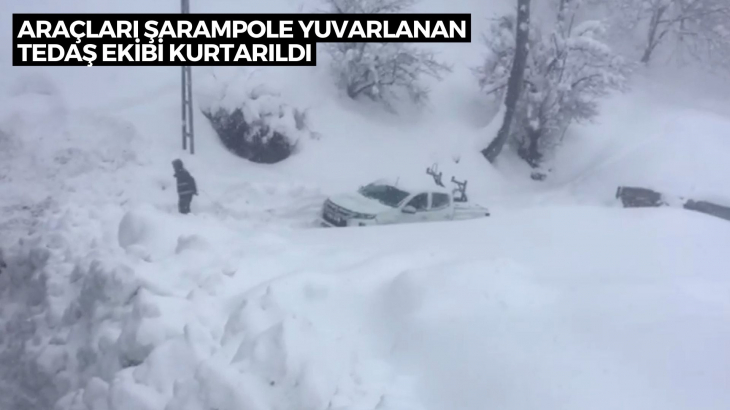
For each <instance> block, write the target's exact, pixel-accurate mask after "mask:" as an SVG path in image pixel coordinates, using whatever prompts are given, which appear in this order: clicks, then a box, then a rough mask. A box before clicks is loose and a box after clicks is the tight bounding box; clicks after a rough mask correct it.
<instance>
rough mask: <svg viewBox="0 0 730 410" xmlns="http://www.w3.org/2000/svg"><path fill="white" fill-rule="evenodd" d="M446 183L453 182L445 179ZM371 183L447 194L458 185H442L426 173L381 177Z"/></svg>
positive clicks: (412, 190) (413, 191)
mask: <svg viewBox="0 0 730 410" xmlns="http://www.w3.org/2000/svg"><path fill="white" fill-rule="evenodd" d="M442 182H443V184H444V185H446V186H447V187H448V184H451V185H454V184H452V183H451V182H450V181H448V180H446V179H445V178H444V180H443V181H442ZM370 183H374V184H383V185H392V186H394V187H396V188H400V189H402V190H404V191H407V192H409V193H416V192H442V193H445V194H451V191H452V190H453V188H456V185H454V186H453V187H452V188H451V189H448V188H444V187H440V186H438V185H436V182H435V181H434V180H433V178H432V177H431V176H430V175H424V177H423V178H407V179H405V178H380V179H377V180H375V181H371V182H370Z"/></svg>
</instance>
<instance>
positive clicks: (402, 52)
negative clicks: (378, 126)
mask: <svg viewBox="0 0 730 410" xmlns="http://www.w3.org/2000/svg"><path fill="white" fill-rule="evenodd" d="M325 3H326V4H327V6H328V9H327V10H326V11H327V12H330V13H337V14H347V13H366V14H375V13H397V12H402V11H405V10H407V9H408V8H409V7H411V6H412V5H413V4H414V3H415V0H325ZM327 49H328V51H329V53H330V56H331V57H332V66H331V68H332V71H333V73H334V75H335V78H336V81H337V84H338V86H339V87H340V88H341V89H343V90H345V92H346V93H347V95H348V97H350V98H352V99H357V98H359V97H361V96H365V97H368V98H370V99H372V100H374V101H379V102H382V103H384V104H385V105H386V106H388V107H390V105H391V103H392V102H393V101H395V100H397V99H399V98H400V97H401V96H402V95H406V96H407V97H409V98H410V99H411V101H413V102H416V103H422V102H425V101H426V100H427V99H428V93H429V89H428V87H427V86H426V85H425V84H424V81H423V80H424V78H425V77H431V78H434V79H437V80H441V79H442V76H443V75H444V74H445V73H447V72H450V71H451V68H450V67H449V65H447V64H446V63H443V62H440V61H438V59H437V58H436V55H435V54H434V53H433V52H431V51H429V50H425V49H421V48H418V47H416V46H414V45H412V44H406V43H334V44H329V45H328V48H327Z"/></svg>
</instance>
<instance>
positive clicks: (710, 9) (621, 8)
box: [592, 0, 730, 65]
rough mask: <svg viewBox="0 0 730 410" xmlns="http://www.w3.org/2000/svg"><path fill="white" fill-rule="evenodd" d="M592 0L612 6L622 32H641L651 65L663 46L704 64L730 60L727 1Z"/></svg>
mask: <svg viewBox="0 0 730 410" xmlns="http://www.w3.org/2000/svg"><path fill="white" fill-rule="evenodd" d="M592 1H593V2H594V3H595V2H598V4H599V5H601V6H604V7H609V10H608V11H609V12H610V14H611V15H612V16H613V21H614V24H613V25H614V28H615V29H616V30H617V31H619V32H620V33H622V34H624V35H625V34H635V33H636V32H637V31H638V32H639V33H641V34H640V35H641V36H642V38H641V40H640V46H641V50H642V51H641V62H643V63H647V64H648V63H649V62H650V61H651V60H652V58H653V57H654V55H655V52H656V51H657V50H658V49H659V48H660V46H663V45H666V46H667V47H668V48H669V49H672V50H673V51H676V52H678V53H689V55H690V56H691V57H692V58H693V59H695V60H698V61H702V62H704V63H713V64H715V65H728V63H730V1H728V0H615V1H614V2H611V3H610V4H606V3H605V2H600V0H592Z"/></svg>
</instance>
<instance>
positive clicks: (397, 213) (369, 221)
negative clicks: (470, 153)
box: [321, 179, 489, 227]
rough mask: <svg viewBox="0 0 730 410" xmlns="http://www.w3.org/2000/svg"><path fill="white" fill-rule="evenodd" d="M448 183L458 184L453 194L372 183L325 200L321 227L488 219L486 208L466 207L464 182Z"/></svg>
mask: <svg viewBox="0 0 730 410" xmlns="http://www.w3.org/2000/svg"><path fill="white" fill-rule="evenodd" d="M452 182H454V183H456V184H460V185H459V188H457V189H455V190H454V191H453V192H450V191H448V190H447V189H444V188H443V187H438V186H436V187H429V188H424V189H411V188H407V187H402V186H399V185H398V184H396V183H390V182H388V181H384V180H380V181H376V182H373V183H371V184H368V185H366V186H363V187H361V188H360V189H359V190H358V191H357V192H356V193H351V194H343V195H337V196H333V197H331V198H328V199H327V200H326V201H325V203H324V206H323V207H322V215H321V224H322V225H323V226H327V227H346V226H370V225H388V224H403V223H413V222H433V221H448V220H457V219H473V218H482V217H486V216H489V211H488V210H487V209H486V208H484V207H481V206H478V205H469V204H467V202H466V195H465V193H464V190H465V185H466V183H460V182H458V181H455V180H453V179H452ZM456 193H458V194H459V195H456Z"/></svg>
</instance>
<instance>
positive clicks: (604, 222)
mask: <svg viewBox="0 0 730 410" xmlns="http://www.w3.org/2000/svg"><path fill="white" fill-rule="evenodd" d="M509 4H510V3H509V2H482V1H476V0H459V1H453V2H449V4H448V9H447V8H446V7H447V6H445V5H444V4H443V3H442V2H438V1H429V2H426V3H425V4H423V5H422V6H421V8H420V9H419V10H420V11H427V12H439V11H449V12H471V13H473V22H474V35H473V37H474V38H475V39H477V38H478V34H479V33H480V31H481V30H482V29H483V28H484V25H485V24H486V23H487V20H486V18H487V17H489V16H490V14H491V13H493V12H500V11H503V10H504V9H505V7H507V6H509ZM0 7H2V9H3V11H5V10H8V11H11V12H21V11H22V12H29V11H31V12H38V11H54V12H56V11H63V12H109V11H111V12H122V11H124V12H164V11H175V10H176V8H177V3H176V2H166V1H165V2H155V3H154V4H151V3H149V2H142V1H128V2H122V3H120V2H105V1H94V2H92V1H76V0H75V1H73V2H71V3H68V4H67V3H57V2H56V3H52V2H46V1H40V0H36V1H19V0H13V1H10V2H9V3H4V4H3V5H2V6H0ZM198 7H200V8H201V10H196V11H211V12H213V11H215V12H219V11H220V12H244V11H245V12H258V11H261V12H280V11H300V10H304V11H307V10H309V9H312V8H313V7H315V4H314V3H305V4H299V3H298V2H289V1H277V2H270V3H265V2H258V3H255V2H246V3H245V4H244V3H240V2H231V1H223V0H215V1H207V2H205V3H204V4H200V5H199V6H198ZM202 8H204V9H202ZM9 17H10V13H6V14H4V15H1V16H0V19H2V20H1V24H0V32H1V33H5V34H7V35H6V37H8V36H9V35H10V34H9V28H10V19H9ZM2 47H5V46H2ZM434 47H437V48H439V50H440V51H441V52H442V55H443V56H444V58H445V59H447V60H448V61H450V62H452V63H454V66H455V67H454V72H453V73H452V74H451V75H450V76H448V78H447V79H446V80H445V81H444V82H443V83H440V84H435V85H434V90H433V103H432V104H431V106H430V107H428V108H427V109H426V110H425V111H424V112H420V113H419V112H402V113H401V115H399V116H392V115H390V114H385V113H383V112H380V111H378V110H376V109H375V108H373V107H369V106H367V105H361V104H354V103H352V102H348V101H346V100H345V99H343V98H341V97H340V96H338V93H337V92H336V90H334V89H333V87H332V85H331V81H330V80H329V78H328V76H327V72H326V66H324V65H321V66H320V67H316V68H279V69H267V70H261V71H256V72H255V73H254V72H252V71H255V70H247V71H245V72H244V73H242V75H251V76H252V77H251V78H254V79H256V81H261V82H263V83H267V84H276V86H277V87H278V89H279V91H280V92H281V94H282V98H283V99H285V100H286V101H287V102H289V103H290V104H292V105H295V106H297V107H301V108H307V109H308V113H309V116H310V121H311V126H312V128H313V130H315V131H316V132H317V133H318V134H319V135H320V138H319V139H311V140H306V141H303V149H302V151H301V152H300V153H298V154H297V155H296V156H294V157H292V158H291V159H289V160H287V161H285V162H284V163H282V164H277V165H273V166H263V165H255V164H251V163H247V162H245V161H242V160H240V159H238V158H236V157H235V156H233V155H231V154H230V153H228V152H226V151H225V149H223V147H222V146H221V145H220V144H219V142H218V140H217V138H216V137H215V136H214V134H213V132H212V130H211V129H210V127H209V126H208V125H207V124H206V122H205V119H204V118H203V117H202V116H199V117H196V135H197V140H196V148H197V153H196V155H194V156H190V155H187V154H184V153H182V151H181V150H180V142H179V89H178V86H179V84H178V78H179V71H178V68H175V67H169V68H166V67H154V68H101V67H94V68H87V67H81V68H48V69H33V70H30V69H22V68H11V67H7V70H6V71H4V74H3V76H0V85H1V86H2V90H0V92H1V93H2V94H0V247H2V248H4V249H5V253H6V254H7V256H6V258H7V263H8V265H9V266H8V268H7V269H6V270H5V271H4V272H3V273H2V274H0V409H5V408H8V409H44V410H46V409H51V408H54V406H56V407H55V408H57V409H59V410H81V409H83V410H90V409H93V410H97V409H98V410H104V409H110V410H111V409H114V410H122V409H124V410H127V409H160V410H161V409H165V410H173V409H174V410H210V409H218V410H228V409H237V410H238V409H262V410H264V409H266V410H269V409H282V410H284V409H286V410H296V409H302V410H305V409H307V410H309V409H323V410H324V409H329V410H344V409H348V410H355V409H363V410H365V409H367V410H371V409H381V410H389V409H399V410H403V409H413V410H416V409H418V410H442V409H443V410H451V409H454V408H458V409H465V410H471V409H475V410H476V409H483V408H501V409H561V410H562V409H581V410H583V409H616V408H621V409H637V410H638V409H641V410H645V409H654V408H660V409H682V410H684V409H696V408H701V409H711V410H715V409H718V410H720V409H726V408H728V407H729V406H730V396H729V395H728V392H727V389H726V388H725V386H727V381H728V380H729V379H730V374H729V373H728V369H730V356H728V353H727V349H726V346H727V345H728V342H730V327H729V325H728V323H730V321H729V320H728V319H730V305H729V304H728V300H729V299H728V296H730V278H729V277H728V276H727V274H726V273H725V272H726V271H727V268H726V267H727V266H728V265H729V264H730V260H728V259H729V257H728V256H727V252H726V249H725V248H726V247H727V246H726V244H727V243H728V241H729V240H730V225H727V224H726V222H725V221H721V220H718V219H713V218H711V217H708V216H705V215H701V214H692V213H688V212H684V211H680V210H641V211H636V210H633V211H629V210H622V209H618V208H617V207H616V204H615V201H613V194H614V192H615V188H616V186H617V185H618V184H627V185H644V186H649V187H652V188H656V189H660V190H664V191H668V192H671V193H675V194H677V195H685V196H695V197H697V198H698V199H715V198H720V199H722V198H730V188H729V186H728V185H727V183H726V182H725V178H724V177H723V176H724V175H727V174H728V171H730V168H729V167H728V165H726V161H724V152H725V151H726V150H727V148H728V147H727V144H728V139H727V130H728V129H730V117H729V116H728V112H727V111H726V110H725V109H724V108H722V107H723V106H722V105H717V104H716V103H711V100H710V99H709V98H708V95H707V94H706V93H704V92H703V93H697V92H695V93H685V91H682V93H681V94H675V95H670V94H671V93H670V92H669V91H667V89H665V88H662V89H660V90H657V89H656V87H658V86H661V87H665V85H666V84H669V82H667V81H665V80H663V79H654V80H650V79H647V78H643V79H640V80H637V84H636V86H635V89H634V91H633V92H632V93H631V94H629V95H626V96H618V97H616V98H615V99H613V100H611V101H608V102H607V103H606V105H605V108H604V111H603V115H602V116H601V117H600V118H599V120H598V122H597V123H596V124H590V125H585V126H581V127H576V128H574V129H573V130H572V131H571V135H570V136H569V138H568V139H567V140H566V145H565V148H564V150H562V151H561V152H560V154H559V157H558V158H556V159H555V163H554V170H553V173H552V174H551V176H550V179H549V180H548V181H546V182H544V183H539V182H535V181H531V180H529V179H527V178H525V175H526V173H525V170H524V168H523V167H522V166H521V165H515V164H511V163H509V162H507V161H505V162H502V163H500V168H499V169H494V168H492V167H490V166H488V165H487V164H486V162H485V161H484V160H483V159H482V158H481V156H480V155H479V153H478V148H480V147H482V146H483V144H484V141H485V140H484V135H483V134H484V132H485V131H484V130H485V127H487V126H488V122H489V120H490V113H491V112H492V111H491V107H490V106H488V105H487V104H486V103H485V102H484V101H483V99H482V98H481V97H480V96H479V94H478V92H477V89H476V87H475V84H474V81H473V78H472V77H471V74H470V72H469V67H470V66H471V65H473V64H475V63H476V62H477V61H478V60H479V58H480V53H481V48H480V44H479V43H478V41H475V42H474V43H472V44H459V45H448V46H446V45H434ZM1 51H2V54H1V55H0V58H2V59H3V61H2V63H3V64H4V67H6V66H9V64H10V62H9V55H10V54H9V53H7V52H6V50H5V49H2V50H1ZM211 70H212V69H210V68H196V71H195V76H196V78H198V79H204V78H206V76H207V75H208V74H209V73H210V72H211ZM5 72H7V75H5ZM218 73H219V74H220V71H218ZM195 83H196V87H197V88H196V95H197V96H198V98H199V100H201V99H202V98H204V96H205V94H206V92H209V91H210V90H209V89H207V88H206V85H205V84H206V82H205V81H196V82H195ZM716 88H719V87H716ZM660 91H661V92H660ZM670 97H671V98H670ZM724 104H727V103H726V102H725V103H724ZM176 157H181V158H183V159H184V161H185V162H186V164H187V166H188V168H189V169H190V170H191V172H192V173H193V175H194V176H195V177H196V179H197V180H198V183H199V184H200V187H201V196H199V197H196V198H195V201H194V203H193V210H194V215H190V216H188V217H182V216H180V215H177V214H176V213H175V208H176V204H175V199H176V198H175V194H174V180H173V178H172V175H171V174H172V172H171V171H172V169H171V165H170V161H171V160H172V159H174V158H176ZM455 159H458V163H456V162H455ZM434 162H436V163H438V164H439V166H440V168H441V169H442V170H443V171H444V172H445V176H446V178H447V179H450V176H449V175H456V176H457V177H458V178H460V179H461V178H467V179H468V180H469V181H470V182H469V193H470V197H472V198H473V199H476V200H477V201H479V202H481V203H483V204H484V205H486V206H488V207H489V208H490V210H491V211H492V217H491V218H489V219H486V220H480V221H465V222H456V223H431V224H425V225H411V226H392V227H382V228H367V229H338V230H331V229H310V228H311V222H312V220H313V218H315V217H316V212H317V210H318V207H319V205H320V204H321V201H322V200H323V198H324V197H325V196H326V195H329V194H333V193H336V192H340V191H345V190H349V189H352V188H354V187H357V186H358V185H360V184H362V183H364V182H368V181H369V180H372V179H375V178H380V177H389V178H398V177H401V178H415V177H426V175H425V172H424V171H425V168H426V167H428V166H430V165H431V164H432V163H434ZM511 172H517V174H513V173H511ZM426 182H428V180H426Z"/></svg>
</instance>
